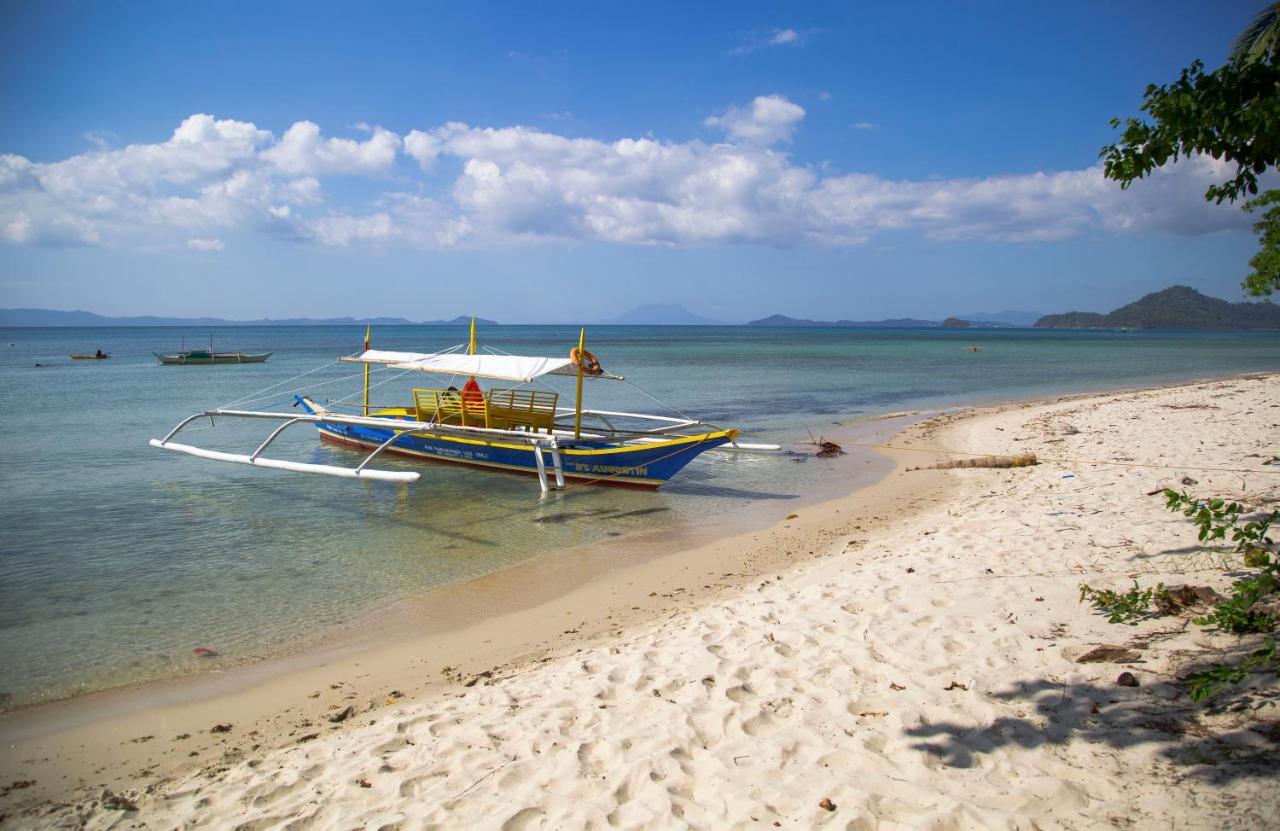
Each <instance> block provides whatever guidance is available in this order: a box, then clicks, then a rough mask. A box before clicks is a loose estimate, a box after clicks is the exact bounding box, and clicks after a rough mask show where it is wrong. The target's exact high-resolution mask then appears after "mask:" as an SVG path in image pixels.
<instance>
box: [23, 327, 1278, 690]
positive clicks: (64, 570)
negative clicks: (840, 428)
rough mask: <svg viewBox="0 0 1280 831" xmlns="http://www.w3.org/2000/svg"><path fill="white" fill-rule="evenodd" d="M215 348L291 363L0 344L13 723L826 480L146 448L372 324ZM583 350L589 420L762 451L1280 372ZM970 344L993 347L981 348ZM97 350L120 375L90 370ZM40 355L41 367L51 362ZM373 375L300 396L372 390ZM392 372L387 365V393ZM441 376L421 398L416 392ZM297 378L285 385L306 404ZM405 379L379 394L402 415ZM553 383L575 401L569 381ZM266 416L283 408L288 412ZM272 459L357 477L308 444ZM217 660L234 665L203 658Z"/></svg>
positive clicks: (548, 340)
mask: <svg viewBox="0 0 1280 831" xmlns="http://www.w3.org/2000/svg"><path fill="white" fill-rule="evenodd" d="M213 334H214V337H215V340H216V345H217V346H218V348H220V349H241V350H244V351H257V350H274V351H275V354H274V356H273V357H272V358H271V360H270V361H269V362H268V363H266V364H256V365H240V366H217V367H162V366H160V365H158V364H157V362H156V361H155V359H154V358H153V357H152V355H151V352H152V350H154V351H174V350H176V348H177V347H178V345H179V343H180V342H181V341H182V340H183V339H184V338H185V340H186V342H187V344H188V345H191V346H198V345H200V344H201V343H202V342H204V340H205V339H207V337H208V335H209V330H208V329H198V330H197V329H183V328H103V329H82V328H75V329H71V328H59V329H0V412H2V413H3V416H4V423H5V424H6V425H7V427H8V430H9V437H8V439H9V440H8V441H7V442H6V443H5V445H4V448H3V450H2V451H0V462H2V463H3V464H2V465H0V486H2V487H3V488H4V491H5V498H4V500H3V501H2V502H0V528H2V529H3V536H2V538H0V697H2V698H0V706H5V705H8V706H12V705H20V704H24V703H30V702H33V701H38V700H43V699H48V698H55V697H62V696H66V695H70V694H75V693H77V692H83V691H88V690H93V689H100V688H103V687H106V686H112V685H117V684H122V683H129V682H133V681H137V680H141V679H146V678H160V677H169V676H173V675H178V674H183V673H187V672H193V671H200V670H202V669H208V668H210V667H211V666H213V665H215V664H217V663H218V662H223V663H225V662H235V661H243V660H250V659H253V658H257V657H262V656H267V655H273V654H280V653H284V652H289V651H293V650H297V649H301V648H304V647H306V646H307V645H309V644H312V643H315V642H316V641H317V640H319V639H321V638H323V637H324V636H325V634H326V633H328V632H332V631H335V630H336V629H338V628H340V627H343V626H349V625H350V624H352V623H353V622H356V621H359V620H361V619H362V618H363V617H365V616H366V615H368V614H369V613H371V612H374V611H376V610H378V609H385V608H387V607H389V606H391V605H393V604H395V603H398V602H400V601H403V600H405V599H406V598H411V597H414V596H416V595H419V594H421V593H423V592H424V591H426V590H428V589H431V588H433V587H439V586H442V585H448V584H451V583H456V582H459V581H463V580H466V579H468V578H470V577H474V576H478V575H481V574H485V573H489V572H492V571H495V570H498V569H501V568H503V567H505V566H509V565H511V564H513V563H515V562H519V561H521V560H524V559H526V558H528V557H531V556H534V555H536V554H539V553H543V552H547V551H551V550H556V549H560V548H565V547H570V546H577V545H584V544H590V543H591V542H593V541H595V540H599V539H602V538H604V537H606V536H609V537H616V536H618V535H627V534H631V533H634V532H639V531H648V530H651V529H653V528H655V527H664V526H666V525H670V524H675V525H680V526H682V527H688V526H694V525H698V524H700V523H703V522H705V518H706V517H708V516H715V517H719V518H725V517H732V516H735V515H737V516H742V515H746V514H749V513H751V512H752V511H758V509H759V508H760V506H762V505H766V504H769V503H772V502H774V501H779V500H788V499H794V498H796V497H797V496H798V495H800V494H802V493H805V492H806V491H808V490H810V489H812V488H813V487H814V486H815V485H816V484H817V483H818V482H819V481H820V480H821V479H822V477H823V472H824V470H828V468H826V467H824V466H823V465H822V464H821V463H816V462H813V463H806V464H790V463H787V462H786V460H785V459H779V458H777V457H760V456H744V455H732V454H723V453H708V454H704V455H703V456H702V457H700V458H699V459H698V460H696V461H695V462H694V463H693V464H692V465H690V466H689V467H688V468H686V469H685V471H684V472H682V473H681V474H680V476H678V477H677V478H676V479H675V480H673V481H672V482H671V483H670V484H669V485H668V486H666V487H665V488H664V489H663V490H661V491H659V492H656V493H650V492H638V491H629V490H616V489H608V488H582V489H580V490H578V491H576V492H574V493H573V495H572V498H571V499H549V500H540V499H539V498H538V495H537V485H536V483H535V482H534V481H533V480H531V479H527V478H524V477H515V476H509V475H506V474H502V473H491V472H485V471H476V470H471V469H463V468H457V467H453V466H446V465H427V466H422V465H418V464H415V463H413V462H409V461H402V460H396V459H390V458H388V459H386V460H385V461H383V462H380V463H379V464H380V466H383V467H393V468H394V467H403V468H404V469H413V470H418V471H419V472H421V473H422V474H423V477H422V479H421V480H420V481H419V482H418V483H416V484H414V485H411V486H408V487H403V486H396V485H392V484H386V483H369V482H350V481H346V480H336V479H332V478H329V477H317V476H299V475H293V474H286V473H277V472H271V471H262V470H257V469H252V468H248V467H244V466H238V465H225V464H217V463H213V462H207V461H203V460H198V459H192V458H189V457H184V456H179V455H177V454H172V453H163V452H161V451H158V450H155V449H153V448H150V447H148V446H147V440H148V439H149V438H158V437H161V436H163V435H164V433H165V432H167V431H168V429H169V428H171V427H172V426H173V425H174V424H176V423H177V421H178V420H180V419H181V418H182V417H184V416H186V415H188V414H190V413H192V412H195V411H197V410H202V409H206V408H208V407H212V406H216V405H225V404H228V403H231V402H232V401H234V400H235V399H237V398H240V397H242V396H245V395H248V394H250V393H253V392H254V391H255V390H259V389H262V388H264V387H267V386H269V385H271V384H275V383H278V382H281V381H285V380H286V379H289V378H292V377H294V376H296V375H299V374H300V373H303V372H307V371H308V370H312V369H314V368H316V367H317V366H321V365H324V364H326V363H328V362H330V361H332V360H333V359H334V358H335V356H337V355H339V354H343V353H350V352H354V351H356V350H357V349H358V347H359V342H360V340H361V336H362V335H363V331H362V330H360V329H358V328H356V327H350V328H347V327H237V328H232V329H222V330H217V329H215V330H213ZM465 336H466V333H465V332H464V331H463V330H462V329H461V328H453V327H384V328H381V329H378V330H376V331H375V332H374V339H375V345H376V346H378V347H379V348H387V349H405V350H418V351H433V350H437V349H441V348H444V347H448V346H451V345H453V344H457V343H460V342H462V341H463V340H464V339H465ZM480 336H481V342H482V344H483V345H485V346H489V347H493V348H496V349H500V350H503V351H507V352H513V353H523V354H551V355H558V354H563V353H565V352H567V347H568V345H570V344H572V343H573V342H574V341H575V340H576V337H577V330H576V329H572V328H570V327H553V326H537V327H533V326H529V327H526V326H502V327H489V328H488V329H482V330H481V332H480ZM588 338H589V343H588V346H589V347H590V348H591V349H592V351H594V352H595V353H596V354H597V355H599V356H600V358H601V360H602V361H603V363H604V364H605V367H606V369H608V370H610V371H612V372H618V373H621V374H624V375H626V376H627V379H628V383H622V384H610V383H606V382H595V383H592V384H590V385H589V388H588V395H589V398H588V404H589V405H592V406H597V407H601V408H604V409H622V410H632V411H637V410H638V411H642V412H655V413H663V412H664V409H663V407H662V406H661V405H660V404H658V403H656V402H655V401H653V400H651V399H648V398H646V397H645V396H644V395H643V394H642V393H641V392H640V391H639V390H640V389H643V390H645V391H647V392H648V393H650V394H652V395H654V396H655V397H657V398H658V399H661V400H663V401H669V402H672V403H673V404H675V405H677V406H679V407H680V408H681V409H682V410H684V411H686V412H689V413H693V414H695V415H697V416H699V417H702V418H704V419H706V420H709V421H713V422H720V423H724V424H726V425H728V426H737V427H741V428H744V429H745V430H746V431H747V433H748V435H749V437H750V438H756V439H760V440H765V441H800V440H804V439H806V438H807V432H808V431H812V433H813V434H815V435H820V434H822V432H823V431H824V430H826V431H828V432H829V431H830V430H831V429H833V426H834V423H835V422H839V421H843V420H847V419H850V418H858V417H865V416H873V415H876V414H882V413H886V412H891V411H897V410H903V409H909V408H933V407H943V406H953V405H959V404H966V403H978V402H987V401H993V400H1002V399H1009V398H1025V397H1033V396H1041V395H1050V394H1058V393H1066V392H1075V391H1084V390H1095V389H1103V388H1108V387H1122V386H1133V385H1140V384H1148V383H1154V382H1162V381H1174V380H1182V379H1190V378H1197V377H1207V376H1214V375H1223V374H1228V373H1236V372H1248V371H1262V370H1277V369H1280V334H1277V333H1103V332H1099V333H1093V332H1048V331H1035V330H968V331H944V330H835V329H801V330H789V329H753V328H746V327H596V328H593V329H592V330H590V331H589V332H588ZM970 344H977V345H980V346H982V347H983V351H980V352H971V351H969V350H968V349H966V348H965V347H967V346H968V345H970ZM99 348H100V349H103V350H104V351H107V352H110V353H112V355H113V357H112V359H111V360H109V361H71V360H70V359H69V358H68V355H69V354H70V353H72V352H93V351H94V350H95V349H99ZM35 364H42V365H43V366H42V367H39V368H37V367H36V366H35ZM358 372H359V368H358V367H354V368H353V367H351V366H349V365H332V366H328V367H326V368H325V369H323V370H321V371H319V372H316V373H314V374H312V375H309V376H307V377H306V378H305V379H302V381H300V382H297V383H317V382H327V381H334V380H338V379H346V380H339V382H338V383H332V384H329V385H327V386H322V387H319V388H318V389H317V390H315V391H314V394H316V395H317V396H319V397H324V396H325V395H333V396H334V397H337V396H341V395H347V394H350V393H353V392H355V391H356V389H357V381H356V380H355V378H354V377H352V376H356V375H358ZM393 374H394V373H392V372H389V371H383V372H379V373H376V374H375V376H374V378H375V382H377V381H380V380H382V379H385V378H390V377H391V376H392V375H393ZM419 383H420V384H422V382H421V381H419ZM292 386H296V384H289V385H287V386H286V387H281V388H280V390H284V389H288V388H290V387H292ZM411 386H412V383H411V379H409V378H400V379H397V380H393V381H390V382H388V383H387V384H386V385H385V386H382V387H379V388H377V389H376V390H375V392H374V395H373V399H374V402H375V404H384V405H399V404H403V403H405V402H406V401H407V399H408V390H409V388H410V387H411ZM550 386H553V387H555V388H556V389H558V390H559V391H560V392H561V395H562V400H565V401H567V400H569V399H570V398H571V395H572V381H571V380H570V379H555V380H554V381H553V382H552V383H551V384H550ZM279 393H280V391H279V390H278V391H277V392H276V394H273V395H269V396H267V397H266V398H264V399H263V400H259V401H256V402H250V404H252V406H254V407H256V408H259V409H271V408H274V409H279V408H287V407H288V405H289V397H288V396H285V395H282V394H279ZM269 429H270V427H269V426H268V425H267V423H265V422H254V423H249V424H239V425H236V424H230V423H227V422H219V423H218V425H217V426H216V427H210V426H209V425H208V424H207V423H204V424H199V425H193V426H192V427H191V428H189V431H184V433H183V435H184V436H186V437H188V438H189V439H190V441H191V443H197V444H201V445H203V446H209V447H215V448H222V449H228V450H236V451H238V452H247V450H248V449H250V448H252V447H253V446H254V445H255V444H256V443H257V441H260V440H261V438H262V437H264V436H265V435H266V433H267V432H268V431H269ZM272 455H274V456H279V457H285V458H292V459H297V460H304V461H313V462H320V463H330V464H344V465H350V464H353V463H354V461H355V460H358V459H359V458H360V457H359V456H358V455H353V454H352V453H351V452H350V451H347V450H343V449H340V448H334V447H331V446H328V445H321V444H320V442H319V441H318V440H317V438H316V436H315V434H314V432H313V431H311V430H309V429H307V428H304V427H297V428H294V429H293V430H291V431H289V432H287V433H285V435H284V437H283V438H282V439H281V440H280V441H279V442H278V443H277V444H276V445H274V446H273V448H272ZM201 646H206V647H212V648H216V649H217V650H219V651H220V652H221V655H222V657H220V658H219V659H217V661H208V660H202V659H200V658H198V657H196V656H195V655H194V654H193V652H192V650H193V649H194V648H196V647H201Z"/></svg>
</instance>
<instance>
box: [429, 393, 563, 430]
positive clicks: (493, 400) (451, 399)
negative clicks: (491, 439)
mask: <svg viewBox="0 0 1280 831" xmlns="http://www.w3.org/2000/svg"><path fill="white" fill-rule="evenodd" d="M559 400H560V395H559V393H554V392H548V391H546V390H530V389H507V390H502V389H494V390H488V391H487V392H485V394H484V396H483V397H480V396H464V395H463V394H462V391H461V390H436V389H415V390H414V391H413V404H414V407H415V409H416V412H417V419H418V421H426V422H432V423H434V424H460V425H463V426H466V427H491V428H493V429H496V430H519V429H524V430H529V431H533V432H538V431H545V432H547V433H550V432H551V431H552V430H554V429H555V421H556V402H557V401H559Z"/></svg>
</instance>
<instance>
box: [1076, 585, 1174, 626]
mask: <svg viewBox="0 0 1280 831" xmlns="http://www.w3.org/2000/svg"><path fill="white" fill-rule="evenodd" d="M1165 594H1166V592H1165V590H1164V584H1163V583H1158V584H1156V586H1155V587H1154V588H1152V587H1147V588H1145V589H1144V588H1141V587H1140V586H1139V585H1138V581H1137V580H1134V581H1133V588H1131V589H1129V590H1128V591H1125V592H1117V591H1112V590H1111V589H1095V588H1093V587H1092V586H1090V585H1089V584H1088V583H1081V584H1080V602H1081V603H1083V602H1085V601H1086V600H1088V601H1089V602H1090V603H1091V604H1092V605H1093V608H1095V609H1097V610H1098V611H1099V612H1102V613H1103V614H1105V615H1107V622H1108V623H1128V624H1134V623H1137V622H1138V621H1140V620H1146V619H1147V618H1149V617H1156V616H1157V615H1159V614H1160V611H1159V609H1158V608H1157V609H1152V608H1151V604H1152V602H1153V601H1154V602H1156V605H1157V607H1158V606H1159V605H1160V604H1159V600H1160V599H1161V598H1162V597H1163V596H1164V595H1165Z"/></svg>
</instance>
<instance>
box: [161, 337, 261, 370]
mask: <svg viewBox="0 0 1280 831" xmlns="http://www.w3.org/2000/svg"><path fill="white" fill-rule="evenodd" d="M186 347H187V342H186V338H183V341H182V350H183V351H181V352H175V353H173V354H171V355H161V354H160V353H159V352H152V353H151V354H152V355H155V356H156V357H157V358H158V359H159V360H160V363H162V364H165V365H166V366H188V365H190V366H207V365H209V364H261V363H265V362H266V360H267V358H270V357H271V354H272V353H270V352H214V351H213V336H212V335H210V336H209V348H208V349H192V350H190V351H187V348H186Z"/></svg>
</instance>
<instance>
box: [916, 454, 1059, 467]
mask: <svg viewBox="0 0 1280 831" xmlns="http://www.w3.org/2000/svg"><path fill="white" fill-rule="evenodd" d="M1038 464H1040V461H1039V460H1038V459H1037V458H1036V454H1034V453H1025V454H1022V455H1019V456H975V457H974V458H972V459H953V460H951V461H948V462H938V463H937V464H936V465H929V466H927V467H915V468H909V469H910V470H952V469H954V468H968V467H991V468H1006V467H1034V466H1035V465H1038Z"/></svg>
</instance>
